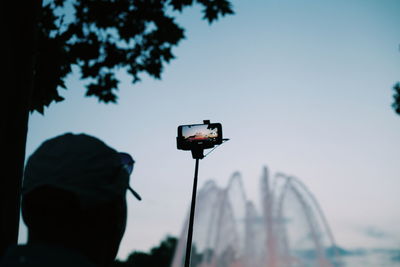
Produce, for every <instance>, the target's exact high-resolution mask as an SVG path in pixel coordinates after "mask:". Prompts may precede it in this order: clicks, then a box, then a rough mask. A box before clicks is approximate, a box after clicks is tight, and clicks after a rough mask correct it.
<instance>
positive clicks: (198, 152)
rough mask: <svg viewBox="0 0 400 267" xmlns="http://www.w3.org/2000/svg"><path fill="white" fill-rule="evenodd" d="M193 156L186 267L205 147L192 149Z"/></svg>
mask: <svg viewBox="0 0 400 267" xmlns="http://www.w3.org/2000/svg"><path fill="white" fill-rule="evenodd" d="M204 123H205V124H209V123H210V121H204ZM192 157H193V158H194V159H195V160H196V166H195V168H194V181H193V191H192V204H191V206H190V217H189V229H188V237H187V242H186V257H185V267H189V265H190V253H191V251H192V236H193V222H194V211H195V208H196V193H197V176H198V172H199V160H200V159H203V158H204V149H203V148H194V149H192Z"/></svg>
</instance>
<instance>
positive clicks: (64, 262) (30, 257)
mask: <svg viewBox="0 0 400 267" xmlns="http://www.w3.org/2000/svg"><path fill="white" fill-rule="evenodd" d="M19 266H24V267H39V266H43V267H50V266H52V267H53V266H59V267H70V266H76V267H96V265H95V264H93V263H92V262H90V261H89V260H88V259H87V258H86V257H84V256H83V255H80V254H79V253H77V252H75V251H72V250H69V249H66V248H62V247H58V246H52V245H46V244H34V245H18V246H11V247H10V248H9V249H8V250H7V252H6V253H5V255H4V257H3V258H2V259H1V261H0V267H19Z"/></svg>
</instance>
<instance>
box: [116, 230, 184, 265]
mask: <svg viewBox="0 0 400 267" xmlns="http://www.w3.org/2000/svg"><path fill="white" fill-rule="evenodd" d="M177 243H178V240H177V239H176V238H175V237H170V236H169V237H167V238H166V239H165V240H163V241H161V244H160V245H159V246H158V247H154V248H152V249H151V250H150V252H149V253H146V252H139V251H135V252H133V253H132V254H131V255H129V257H128V259H127V260H126V261H116V262H115V263H114V265H113V267H170V266H171V262H172V258H173V256H174V252H175V247H176V245H177Z"/></svg>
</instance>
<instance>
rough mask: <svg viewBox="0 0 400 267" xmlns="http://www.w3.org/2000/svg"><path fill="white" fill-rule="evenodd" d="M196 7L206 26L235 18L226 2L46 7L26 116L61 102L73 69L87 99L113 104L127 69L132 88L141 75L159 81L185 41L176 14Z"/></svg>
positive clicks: (69, 2)
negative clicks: (120, 73)
mask: <svg viewBox="0 0 400 267" xmlns="http://www.w3.org/2000/svg"><path fill="white" fill-rule="evenodd" d="M193 4H198V5H200V6H201V7H202V8H203V18H204V19H205V20H207V21H208V22H209V23H212V22H214V21H215V20H217V19H218V18H220V17H221V16H224V15H227V14H233V10H232V7H231V4H230V2H229V1H228V0H114V1H110V0H79V1H78V0H57V1H51V2H49V3H47V4H46V5H44V7H43V9H42V16H41V20H40V24H39V29H40V30H39V49H38V58H39V59H38V61H37V64H36V70H35V77H34V90H33V99H32V100H33V101H32V103H31V106H30V110H37V111H39V112H41V113H43V107H44V106H48V105H49V104H50V103H51V102H53V101H55V102H58V101H62V100H63V98H62V97H61V96H60V95H59V93H58V91H57V88H58V87H62V88H65V84H64V80H65V77H66V76H67V75H68V74H69V73H71V66H77V67H78V68H79V70H80V76H81V78H82V79H84V80H87V81H88V83H87V85H86V87H87V91H86V96H95V97H97V98H98V100H99V101H100V102H105V103H108V102H114V103H115V102H116V100H117V95H116V90H117V89H118V82H119V81H118V79H117V78H116V77H115V71H116V70H119V69H121V68H122V69H125V70H126V71H127V72H128V73H129V74H130V76H131V77H132V82H133V83H136V82H138V81H139V80H140V75H139V74H140V73H147V74H148V75H150V76H151V77H154V78H156V79H160V77H161V73H162V70H163V66H164V65H165V63H168V62H170V61H171V60H172V59H173V58H174V54H173V52H172V48H173V47H174V46H176V45H178V43H179V42H180V41H181V40H182V39H183V38H184V29H183V28H182V27H181V26H179V25H178V24H177V23H176V22H175V18H174V17H173V15H174V14H176V13H177V12H182V11H183V10H184V9H185V8H186V7H189V6H192V5H193Z"/></svg>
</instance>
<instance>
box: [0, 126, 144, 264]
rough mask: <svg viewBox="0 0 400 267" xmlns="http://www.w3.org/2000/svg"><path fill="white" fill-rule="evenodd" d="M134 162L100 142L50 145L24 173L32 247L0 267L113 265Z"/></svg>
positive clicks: (81, 139)
mask: <svg viewBox="0 0 400 267" xmlns="http://www.w3.org/2000/svg"><path fill="white" fill-rule="evenodd" d="M133 164H134V161H133V159H132V157H131V156H129V155H128V154H126V153H119V152H117V151H116V150H114V149H112V148H110V147H108V146H107V145H106V144H104V143H103V142H102V141H100V140H99V139H97V138H94V137H91V136H88V135H85V134H79V135H74V134H70V133H68V134H64V135H61V136H58V137H55V138H53V139H50V140H47V141H45V142H44V143H43V144H42V145H41V146H40V147H39V148H38V149H37V150H36V151H35V152H34V153H33V154H32V155H31V157H30V158H29V160H28V162H27V164H26V167H25V174H24V182H23V197H22V216H23V219H24V221H25V223H26V225H27V226H28V243H27V245H24V246H15V247H11V248H9V250H8V252H7V253H6V255H5V256H4V258H3V259H2V261H1V264H0V266H1V267H3V266H27V267H28V266H29V267H30V266H43V267H47V266H60V267H63V266H77V267H79V266H88V267H89V266H93V267H104V266H109V265H110V264H111V263H112V262H113V261H114V259H115V257H116V255H117V251H118V247H119V244H120V242H121V239H122V236H123V234H124V231H125V226H126V217H127V208H126V198H125V195H126V190H127V189H129V190H130V191H131V192H133V193H134V195H135V196H136V197H137V198H138V199H139V200H140V197H139V195H137V193H136V192H134V191H133V190H132V189H131V188H130V187H129V176H130V173H131V172H132V169H133Z"/></svg>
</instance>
